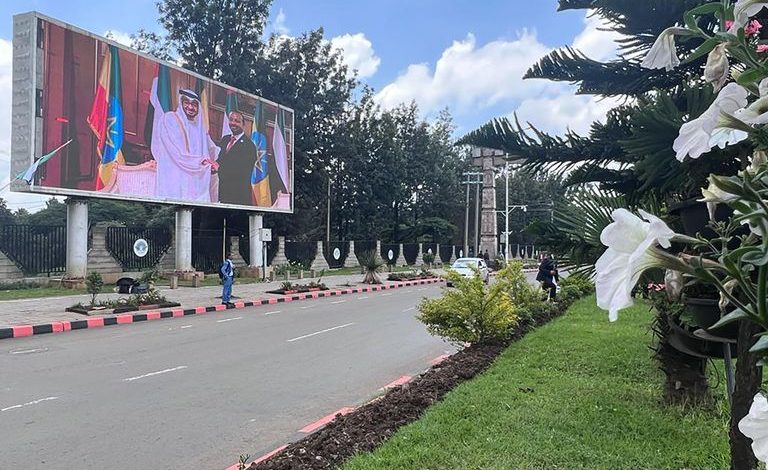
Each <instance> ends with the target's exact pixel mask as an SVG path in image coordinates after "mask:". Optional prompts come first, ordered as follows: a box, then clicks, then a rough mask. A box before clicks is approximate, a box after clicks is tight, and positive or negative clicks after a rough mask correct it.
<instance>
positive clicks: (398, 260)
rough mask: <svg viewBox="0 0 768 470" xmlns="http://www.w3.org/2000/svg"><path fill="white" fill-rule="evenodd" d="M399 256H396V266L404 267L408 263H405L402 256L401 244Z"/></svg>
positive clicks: (401, 245)
mask: <svg viewBox="0 0 768 470" xmlns="http://www.w3.org/2000/svg"><path fill="white" fill-rule="evenodd" d="M398 252H399V254H398V255H397V261H395V265H396V266H405V265H407V264H408V263H407V262H406V261H405V255H404V254H403V244H402V243H401V244H400V249H399V250H398Z"/></svg>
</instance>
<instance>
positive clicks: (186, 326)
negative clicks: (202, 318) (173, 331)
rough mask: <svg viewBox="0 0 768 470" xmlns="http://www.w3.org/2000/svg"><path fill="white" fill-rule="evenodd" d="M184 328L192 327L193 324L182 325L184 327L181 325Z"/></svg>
mask: <svg viewBox="0 0 768 470" xmlns="http://www.w3.org/2000/svg"><path fill="white" fill-rule="evenodd" d="M184 328H192V325H184V326H182V327H181V329H182V330H183V329H184Z"/></svg>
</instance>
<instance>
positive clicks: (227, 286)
mask: <svg viewBox="0 0 768 470" xmlns="http://www.w3.org/2000/svg"><path fill="white" fill-rule="evenodd" d="M225 258H226V259H225V260H224V262H223V263H222V264H221V268H219V277H220V278H221V283H222V284H223V285H224V289H223V290H222V292H221V303H222V304H225V305H229V304H230V301H229V299H230V297H232V283H233V282H234V280H235V266H234V265H233V264H232V260H231V259H229V253H227V254H226V257H225Z"/></svg>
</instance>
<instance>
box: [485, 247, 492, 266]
mask: <svg viewBox="0 0 768 470" xmlns="http://www.w3.org/2000/svg"><path fill="white" fill-rule="evenodd" d="M490 259H491V255H489V254H488V250H487V249H486V250H485V253H483V260H485V264H488V261H489V260H490Z"/></svg>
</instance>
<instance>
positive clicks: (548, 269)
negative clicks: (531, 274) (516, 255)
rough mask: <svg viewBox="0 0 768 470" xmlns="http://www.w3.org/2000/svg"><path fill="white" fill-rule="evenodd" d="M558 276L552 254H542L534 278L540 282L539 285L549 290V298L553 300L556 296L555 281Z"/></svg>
mask: <svg viewBox="0 0 768 470" xmlns="http://www.w3.org/2000/svg"><path fill="white" fill-rule="evenodd" d="M559 279H560V276H559V275H558V273H557V266H556V265H555V260H554V259H552V255H550V254H549V253H547V254H545V255H544V258H543V259H542V260H541V264H539V273H538V274H537V275H536V280H537V281H539V282H541V287H542V288H543V289H545V290H548V291H549V300H555V297H556V296H557V281H558V280H559Z"/></svg>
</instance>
